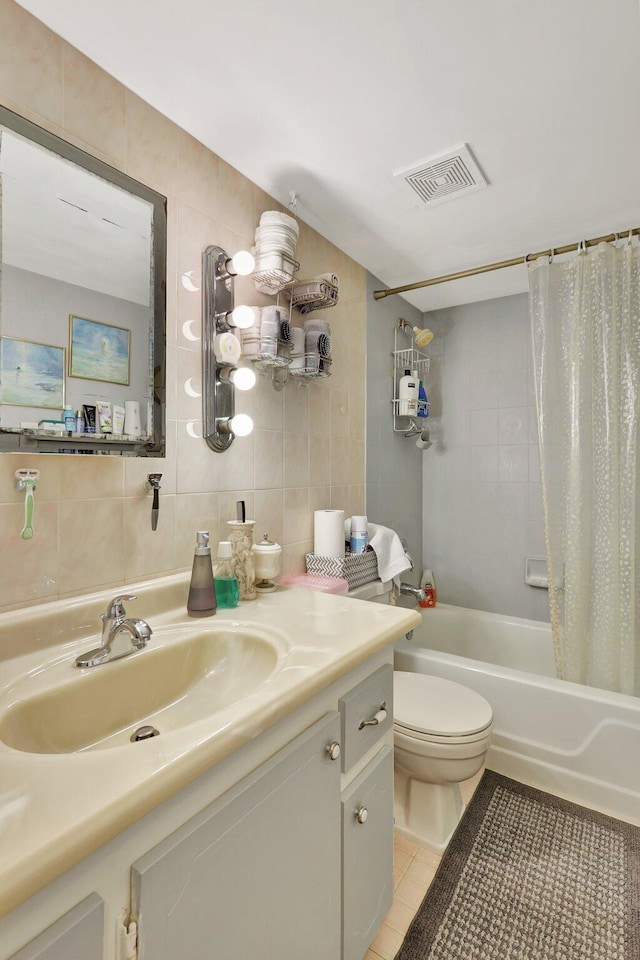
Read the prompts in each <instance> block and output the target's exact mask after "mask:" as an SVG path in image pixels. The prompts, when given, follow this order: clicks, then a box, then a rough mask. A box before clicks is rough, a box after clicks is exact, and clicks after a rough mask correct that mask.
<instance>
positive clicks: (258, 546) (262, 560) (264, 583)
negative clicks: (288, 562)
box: [251, 533, 282, 593]
mask: <svg viewBox="0 0 640 960" xmlns="http://www.w3.org/2000/svg"><path fill="white" fill-rule="evenodd" d="M251 549H252V551H253V562H254V564H255V568H256V590H257V591H258V593H273V591H274V590H275V589H276V585H275V583H274V582H273V579H274V577H277V576H279V575H280V570H281V569H282V547H281V546H280V544H279V543H274V542H273V540H269V536H268V534H266V533H265V535H264V537H263V538H262V540H261V541H260V543H254V545H253V547H252V548H251Z"/></svg>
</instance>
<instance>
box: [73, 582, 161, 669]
mask: <svg viewBox="0 0 640 960" xmlns="http://www.w3.org/2000/svg"><path fill="white" fill-rule="evenodd" d="M136 599H137V597H135V596H131V595H129V594H124V595H123V596H121V597H114V599H113V600H112V601H111V603H110V604H109V606H108V607H107V611H106V613H103V614H102V617H101V619H102V640H101V642H100V646H99V647H96V648H95V650H89V651H88V652H87V653H81V654H80V656H79V657H76V667H97V666H98V665H99V664H101V663H108V662H109V661H110V660H119V659H120V657H128V656H129V654H130V653H135V652H136V650H142V649H143V648H144V647H146V645H147V640H148V639H149V637H150V636H151V634H152V633H153V630H152V629H151V627H150V626H149V624H148V623H147V621H146V620H140V619H139V618H138V617H127V612H126V610H125V609H124V604H125V603H128V602H129V601H130V600H136Z"/></svg>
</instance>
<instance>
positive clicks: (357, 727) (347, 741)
mask: <svg viewBox="0 0 640 960" xmlns="http://www.w3.org/2000/svg"><path fill="white" fill-rule="evenodd" d="M339 709H340V721H341V732H342V754H341V756H342V772H343V773H344V772H345V771H346V770H349V769H350V768H351V767H352V766H353V765H354V763H357V762H358V760H359V759H360V758H361V757H363V756H364V755H365V753H366V752H367V750H370V749H371V747H373V746H375V744H376V743H377V741H378V740H379V739H380V737H381V736H382V735H383V734H384V733H386V732H387V730H390V729H391V726H392V724H393V667H392V666H391V664H385V666H383V667H380V669H379V670H376V672H375V673H372V674H371V676H370V677H367V679H366V680H363V681H362V683H359V684H358V686H357V687H354V688H353V690H350V691H349V693H347V694H345V696H344V697H341V699H340V701H339ZM382 710H384V711H386V716H385V717H383V716H381V715H380V714H381V711H382ZM376 715H378V722H377V723H372V722H371V721H372V720H374V719H375V717H376Z"/></svg>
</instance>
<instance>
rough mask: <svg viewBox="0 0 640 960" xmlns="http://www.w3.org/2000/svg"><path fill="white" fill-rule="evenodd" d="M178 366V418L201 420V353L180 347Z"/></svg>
mask: <svg viewBox="0 0 640 960" xmlns="http://www.w3.org/2000/svg"><path fill="white" fill-rule="evenodd" d="M198 346H199V344H198ZM176 366H177V375H176V391H177V399H176V413H177V418H178V420H201V419H202V357H201V354H200V351H197V352H196V351H193V350H184V349H183V348H182V347H178V351H177V365H176Z"/></svg>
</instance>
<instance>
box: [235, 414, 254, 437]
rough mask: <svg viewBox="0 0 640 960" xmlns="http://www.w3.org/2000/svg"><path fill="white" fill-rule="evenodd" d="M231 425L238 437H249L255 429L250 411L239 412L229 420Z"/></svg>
mask: <svg viewBox="0 0 640 960" xmlns="http://www.w3.org/2000/svg"><path fill="white" fill-rule="evenodd" d="M229 426H230V427H231V429H232V430H233V432H234V433H235V435H236V437H248V436H249V434H250V433H251V431H252V430H253V420H252V419H251V417H250V416H249V414H248V413H237V414H236V415H235V417H232V418H231V420H230V421H229Z"/></svg>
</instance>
